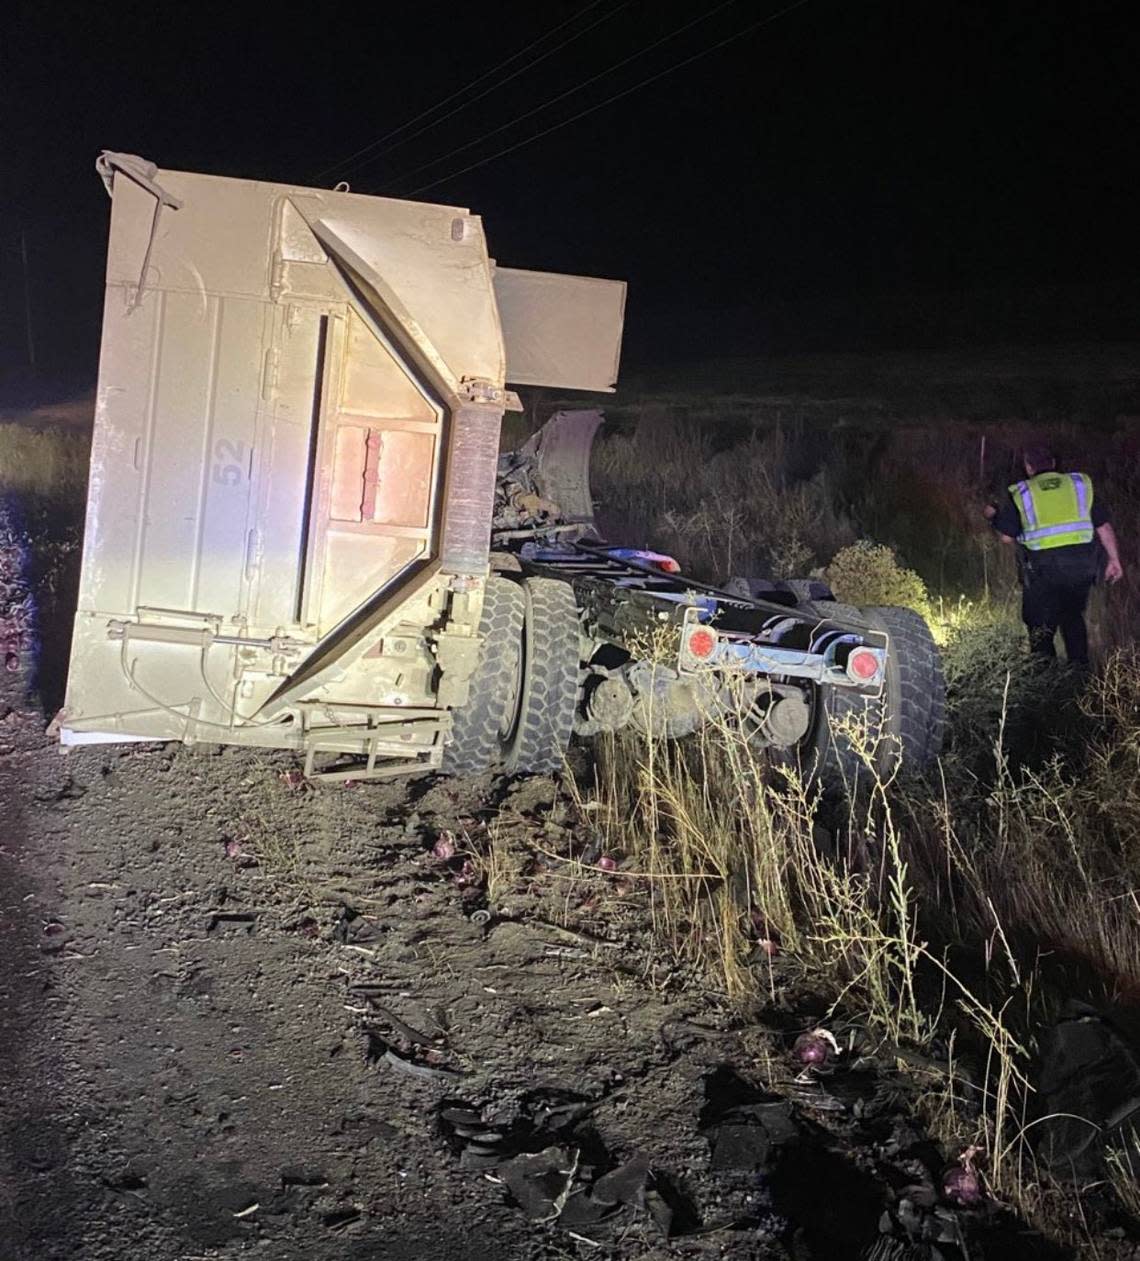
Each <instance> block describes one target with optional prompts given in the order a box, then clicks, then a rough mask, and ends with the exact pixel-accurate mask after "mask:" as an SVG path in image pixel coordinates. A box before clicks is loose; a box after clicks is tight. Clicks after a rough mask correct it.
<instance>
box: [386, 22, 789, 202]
mask: <svg viewBox="0 0 1140 1261" xmlns="http://www.w3.org/2000/svg"><path fill="white" fill-rule="evenodd" d="M808 3H809V0H795V3H794V4H789V5H786V6H785V7H784V8H782V9H780V10H778V11H777V12H776V13H772V14H770V15H769V16H768V17H766V18H761V19H760V20H759V21H758V22H752V23H750V24H749V25H748V26H745V27H744V28H743V29H741V30H739V31H737V32H736V34H735V35H729V36H728V37H727V38H725V39H722V40H718V41H717V43H715V44H710V45H709V46H708V47H707V48H702V49H701V50H700V52H696V53H693V55H692V56H691V57H686V58H684V60H682V61H678V62H674V64H673V65H671V66H666V67H665V69H664V70H659V71H658V72H657V73H656V74H652V75H650V76H649V77H648V78H647V79H642V80H641V81H640V82H639V83H635V84H633V86H632V87H628V88H625V89H624V90H623V91H621V92H615V93H614V95H613V96H608V97H606V99H605V100H604V101H599V102H598V103H597V104H596V105H591V106H590V107H589V109H584V110H581V111H580V112H579V113H577V114H573V115H571V116H570V117H569V118H565V119H563V120H562V122H560V123H554V124H553V125H552V126H550V127H546V128H544V129H543V130H542V131H539V132H536V133H535V134H534V135H533V136H528V137H527V138H526V139H525V140H520V141H518V142H517V143H516V144H513V145H508V146H507V147H506V148H505V149H500V150H499V151H498V152H497V153H492V154H490V155H489V156H487V157H485V158H482V159H480V160H479V161H478V162H472V163H471V165H470V166H465V167H463V168H462V170H459V171H452V172H451V174H450V175H442V176H440V178H439V179H437V180H432V182H431V183H430V184H421V185H420V187H419V188H414V189H412V191H411V192H410V193H405V194H403V195H404V196H405V197H415V196H417V195H418V194H420V193H426V192H427V191H428V189H430V188H435V187H437V186H438V185H439V184H446V183H447V181H448V180H453V179H457V178H458V177H459V176H460V175H466V174H467V172H468V171H474V170H476V169H477V168H479V167H481V166H486V165H487V163H488V162H494V161H495V160H496V159H497V158H502V157H505V156H506V155H507V154H508V153H514V152H515V150H516V149H522V148H524V147H525V146H526V145H528V144H533V143H534V142H535V141H536V140H541V139H542V138H543V136H549V135H550V133H551V132H554V131H560V130H561V129H562V128H563V127H569V126H570V124H571V123H576V122H577V121H578V120H579V119H580V118H585V117H586V116H587V115H588V114H593V113H594V112H595V111H597V110H600V109H604V108H605V107H606V106H607V105H612V104H613V103H614V102H615V101H620V100H621V99H622V98H623V97H626V96H629V95H630V94H631V93H632V92H636V91H638V89H640V88H643V87H647V86H648V85H649V84H650V83H655V82H656V81H657V80H658V79H663V78H664V77H665V76H666V75H667V74H672V73H673V72H674V71H675V70H681V69H683V68H684V67H685V66H688V65H692V63H693V62H694V61H698V60H699V59H700V58H701V57H705V56H707V55H708V54H709V53H714V52H716V51H717V49H718V48H723V47H724V46H725V45H726V44H731V43H732V42H733V41H734V40H738V39H741V38H742V37H743V36H745V35H750V34H751V33H752V32H753V31H758V30H759V29H760V28H761V27H763V26H768V25H770V24H771V23H772V22H775V21H777V20H778V19H779V18H782V17H784V16H785V15H786V14H788V13H791V12H792V11H793V10H795V9H802V8H803V7H804V5H806V4H808ZM523 117H525V115H524V116H523ZM491 134H493V133H491ZM484 139H486V137H484ZM429 165H431V164H430V163H429Z"/></svg>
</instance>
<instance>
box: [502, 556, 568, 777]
mask: <svg viewBox="0 0 1140 1261" xmlns="http://www.w3.org/2000/svg"><path fill="white" fill-rule="evenodd" d="M522 590H523V595H524V597H525V601H526V618H525V631H524V634H523V672H522V686H521V688H520V692H519V704H518V713H517V715H516V718H515V724H514V731H513V733H512V735H511V738H510V740H509V741H508V743H507V746H506V748H505V750H504V757H503V765H504V767H505V768H506V769H507V770H508V771H529V772H532V773H534V774H542V775H549V774H552V773H553V772H555V771H557V770H560V769H561V768H562V764H563V760H564V759H565V756H566V750H567V748H568V747H569V745H570V736H571V734H572V733H573V730H574V711H575V709H576V708H577V706H578V658H579V644H578V605H577V602H576V601H575V599H574V589H573V588H572V587H571V586H570V585H569V583H565V582H559V581H558V580H557V579H556V578H527V579H526V580H525V581H524V582H523V584H522Z"/></svg>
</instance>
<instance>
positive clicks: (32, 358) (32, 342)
mask: <svg viewBox="0 0 1140 1261" xmlns="http://www.w3.org/2000/svg"><path fill="white" fill-rule="evenodd" d="M20 261H21V262H22V263H23V265H24V324H25V327H26V328H27V334H28V367H29V368H31V370H32V375H33V376H34V375H35V371H36V339H35V337H34V336H33V334H32V282H31V277H30V276H29V273H28V230H27V228H21V229H20Z"/></svg>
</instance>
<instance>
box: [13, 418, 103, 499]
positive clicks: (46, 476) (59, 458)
mask: <svg viewBox="0 0 1140 1261" xmlns="http://www.w3.org/2000/svg"><path fill="white" fill-rule="evenodd" d="M89 447H90V441H89V438H88V436H87V435H86V434H85V433H84V432H83V431H81V430H67V429H58V428H55V429H32V428H28V427H26V426H24V425H20V424H4V423H0V492H8V493H14V494H17V495H19V496H20V497H21V498H26V497H32V498H35V499H44V500H76V499H77V500H79V501H82V500H83V499H84V498H85V497H86V487H87V456H88V450H89Z"/></svg>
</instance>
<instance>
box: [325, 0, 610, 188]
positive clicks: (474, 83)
mask: <svg viewBox="0 0 1140 1261" xmlns="http://www.w3.org/2000/svg"><path fill="white" fill-rule="evenodd" d="M602 3H604V0H591V2H590V3H589V4H586V5H584V6H583V7H582V8H581V9H579V10H578V11H577V12H576V13H572V14H571V15H570V16H569V17H568V18H567V19H566V20H565V21H564V22H559V23H558V25H557V26H553V27H551V28H550V30H549V31H546V32H545V33H544V34H542V35H540V36H539V37H538V38H537V39H534V40H531V42H530V43H529V44H527V45H526V46H525V47H523V48H520V49H519V50H518V52H514V53H511V55H510V56H509V57H506V58H505V59H504V60H502V61H500V62H498V63H497V64H496V65H494V66H492V67H491V68H490V69H489V70H484V71H483V73H482V74H480V75H478V76H476V77H475V78H474V79H472V80H471V82H470V83H467V84H464V86H463V87H461V88H458V89H456V91H454V92H452V93H451V95H450V96H445V97H444V98H443V100H442V101H436V103H435V104H434V105H431V106H429V107H428V108H427V109H425V110H421V112H420V113H418V114H417V115H416V116H415V117H414V118H409V119H408V121H407V122H404V123H401V124H400V125H399V126H398V127H393V129H392V130H391V131H389V132H385V134H384V135H382V136H380V137H379V138H378V139H376V140H373V141H370V142H369V143H368V144H366V145H364V146H363V147H362V148H360V149H357V150H356V152H355V153H350V154H349V155H348V157H346V158H341V160H340V161H339V162H334V163H333V164H332V165H331V166H326V167H325V169H324V170H323V171H318V172H317V174H316V177H315V178H316V179H318V180H320V179H323V178H324V177H325V176H326V175H332V174H333V173H334V172H336V171H340V172H342V173H347V172H348V171H350V170H352V169H356V168H355V167H354V165H353V164H356V166H357V167H358V166H360V165H366V164H367V163H369V162H372V161H373V160H374V159H375V158H379V157H382V156H383V155H384V154H385V153H390V152H392V150H393V149H398V148H400V147H401V146H402V145H405V144H407V143H408V142H409V141H410V140H414V139H415V137H416V136H421V135H423V133H424V132H425V131H430V130H431V129H432V128H433V127H437V126H438V125H439V124H440V123H442V122H444V121H445V120H446V119H448V118H452V117H454V115H456V114H458V113H459V112H460V111H461V110H464V109H466V108H467V107H468V106H469V105H473V104H474V103H475V102H476V101H481V100H482V99H483V97H485V96H489V95H490V93H492V92H494V91H496V90H497V89H498V88H500V87H502V86H503V84H504V83H509V82H510V81H511V80H512V79H516V78H518V76H519V75H520V74H523V73H525V72H526V71H527V70H530V69H531V67H533V66H536V65H538V63H539V62H541V61H545V60H546V59H547V57H550V56H552V55H553V54H554V53H556V52H558V51H559V50H560V49H562V48H565V47H566V45H567V44H572V43H573V42H574V41H575V40H576V39H580V38H581V37H582V36H583V35H585V34H586V33H587V32H588V31H592V30H593V29H594V27H595V26H600V25H601V24H602V23H603V22H607V21H609V19H610V18H611V17H613V16H614V15H615V14H616V13H618V12H619V11H620V10H622V9H624V8H626V7H627V6H628V5H629V3H630V0H622V3H621V4H619V5H617V6H616V8H614V9H612V10H610V11H609V12H607V13H604V14H603V15H602V16H601V17H600V18H598V19H597V20H596V21H594V22H591V23H590V24H589V26H586V27H584V28H583V29H582V30H580V31H576V32H575V33H574V34H573V35H570V36H568V37H567V38H566V39H564V40H562V41H561V42H560V43H558V44H555V46H554V47H553V48H550V49H547V50H546V51H545V52H544V53H542V54H540V56H538V57H536V58H535V59H534V60H533V61H529V62H527V64H526V65H525V66H522V67H520V68H519V69H518V70H515V71H512V73H511V74H509V75H508V76H507V77H506V78H503V79H497V80H496V81H495V82H494V83H492V84H491V86H490V87H489V88H487V89H485V90H484V91H482V92H480V93H478V95H476V96H473V97H470V98H469V99H468V100H465V101H461V102H460V103H459V104H458V105H457V106H456V107H455V108H454V109H452V110H449V111H448V112H447V113H446V114H442V115H441V116H440V117H439V118H436V119H433V120H432V121H431V122H430V123H425V124H424V126H423V127H421V128H419V129H418V130H417V131H414V132H412V134H411V135H410V136H404V138H403V140H400V141H399V142H398V143H396V144H394V145H388V147H387V148H383V146H384V145H387V144H388V141H389V140H394V139H395V138H396V137H397V136H399V135H401V134H402V133H403V132H405V131H407V130H408V128H409V127H415V125H416V124H417V123H418V122H421V121H423V119H425V118H427V117H428V116H429V115H431V114H434V113H435V112H436V110H439V109H442V108H443V107H444V106H445V105H449V104H450V103H451V102H452V101H454V100H457V99H458V98H459V97H461V96H463V95H464V94H465V93H467V92H470V91H471V89H472V88H476V87H478V86H479V84H480V83H483V82H485V81H486V80H487V79H489V78H491V77H492V76H494V75H497V74H498V73H499V71H500V70H505V69H506V67H507V66H509V65H510V64H511V62H513V61H518V59H519V58H520V57H523V56H525V55H526V54H527V53H528V52H530V51H531V49H533V48H537V47H538V46H539V45H540V44H543V43H545V42H546V41H547V40H548V39H550V38H551V36H553V35H557V34H558V32H559V31H561V30H564V29H565V28H566V27H567V26H571V25H572V24H573V23H575V22H577V21H578V20H579V18H583V17H585V16H586V14H587V13H590V12H591V11H592V10H594V9H596V8H597V7H598V5H600V4H602ZM378 149H379V150H380V152H378V153H377V152H375V150H378ZM366 154H367V155H369V156H368V157H365V155H366ZM362 157H363V158H364V159H365V160H364V163H357V159H358V158H362Z"/></svg>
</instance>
